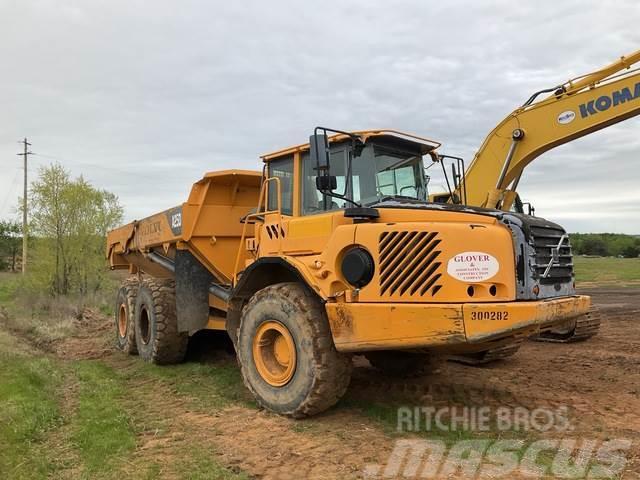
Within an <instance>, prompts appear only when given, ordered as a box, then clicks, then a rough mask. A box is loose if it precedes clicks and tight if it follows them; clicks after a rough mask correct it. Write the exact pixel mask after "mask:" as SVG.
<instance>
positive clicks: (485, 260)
mask: <svg viewBox="0 0 640 480" xmlns="http://www.w3.org/2000/svg"><path fill="white" fill-rule="evenodd" d="M498 270H500V263H499V262H498V260H497V259H496V258H495V257H494V256H492V255H489V254H488V253H485V252H462V253H459V254H458V255H456V256H454V257H453V258H451V259H450V260H449V263H447V273H448V274H449V275H451V276H452V277H453V278H456V279H458V280H461V281H463V282H469V283H473V282H482V281H484V280H488V279H490V278H491V277H493V276H494V275H495V274H496V273H498Z"/></svg>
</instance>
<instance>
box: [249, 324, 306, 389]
mask: <svg viewBox="0 0 640 480" xmlns="http://www.w3.org/2000/svg"><path fill="white" fill-rule="evenodd" d="M252 352H253V361H254V363H255V366H256V369H257V370H258V373H259V374H260V376H261V377H262V379H263V380H264V381H265V382H267V383H268V384H269V385H272V386H274V387H282V386H284V385H286V384H287V383H289V381H290V380H291V378H292V377H293V374H294V372H295V369H296V347H295V343H294V341H293V337H292V336H291V333H290V332H289V330H288V329H287V327H285V326H284V325H283V324H281V323H280V322H277V321H275V320H269V321H267V322H264V323H263V324H262V325H260V326H259V327H258V330H257V331H256V334H255V336H254V337H253V345H252Z"/></svg>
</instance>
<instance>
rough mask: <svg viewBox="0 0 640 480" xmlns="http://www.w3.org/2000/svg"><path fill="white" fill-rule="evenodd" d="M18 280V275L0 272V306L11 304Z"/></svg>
mask: <svg viewBox="0 0 640 480" xmlns="http://www.w3.org/2000/svg"><path fill="white" fill-rule="evenodd" d="M19 280H20V275H19V274H16V273H7V272H0V305H7V304H10V303H12V302H13V299H14V293H15V289H16V286H17V284H18V281H19Z"/></svg>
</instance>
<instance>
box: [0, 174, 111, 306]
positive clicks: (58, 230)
mask: <svg viewBox="0 0 640 480" xmlns="http://www.w3.org/2000/svg"><path fill="white" fill-rule="evenodd" d="M122 216H123V209H122V206H121V205H120V203H119V201H118V198H117V197H116V196H115V195H114V194H112V193H110V192H108V191H106V190H101V189H98V188H95V187H94V186H93V185H91V184H90V183H89V182H87V181H86V180H85V179H84V178H83V177H82V176H80V177H77V178H72V177H71V175H70V173H69V172H68V171H67V170H66V169H64V168H63V167H62V166H61V165H58V164H54V165H51V166H48V167H43V168H41V169H40V171H39V172H38V178H37V179H36V180H35V181H33V182H32V183H31V186H30V194H29V226H28V228H29V231H28V239H29V255H28V265H27V267H28V268H27V275H26V279H25V284H26V285H27V286H28V287H30V288H33V289H36V290H38V291H41V292H48V293H49V294H51V295H52V296H60V295H80V296H83V295H86V294H90V293H93V292H96V291H98V290H99V289H100V288H101V287H102V286H103V283H104V282H105V278H106V268H105V267H106V264H105V237H106V234H107V232H108V231H109V230H110V229H112V228H114V227H115V226H117V225H118V224H120V223H121V222H122ZM21 245H22V232H21V228H20V225H19V224H17V223H16V222H1V223H0V259H1V260H0V261H1V262H2V263H3V265H0V267H4V269H7V267H9V268H12V269H13V270H15V269H16V264H17V258H18V256H19V255H21V253H22V252H21V249H22V247H21Z"/></svg>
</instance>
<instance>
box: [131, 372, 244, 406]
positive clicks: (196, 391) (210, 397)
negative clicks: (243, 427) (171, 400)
mask: <svg viewBox="0 0 640 480" xmlns="http://www.w3.org/2000/svg"><path fill="white" fill-rule="evenodd" d="M132 375H133V376H134V377H141V378H148V377H149V376H153V377H156V378H159V379H161V380H162V381H163V382H164V383H165V384H166V385H168V386H169V387H170V388H171V389H172V390H173V392H175V393H176V394H178V395H181V396H184V397H189V398H190V399H191V400H192V401H193V402H194V403H195V404H196V406H197V407H201V408H202V407H206V410H210V409H220V408H224V407H227V406H230V405H233V404H236V405H242V406H245V407H247V406H248V407H254V406H255V402H254V401H253V399H252V397H251V396H250V394H249V393H248V392H247V390H246V388H244V385H243V383H242V378H241V376H240V369H239V368H238V366H237V365H235V364H234V363H231V362H229V363H226V364H216V365H213V364H202V363H195V362H192V363H182V364H179V365H163V366H158V365H153V364H149V363H144V362H137V363H136V366H135V371H134V372H133V374H132Z"/></svg>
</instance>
